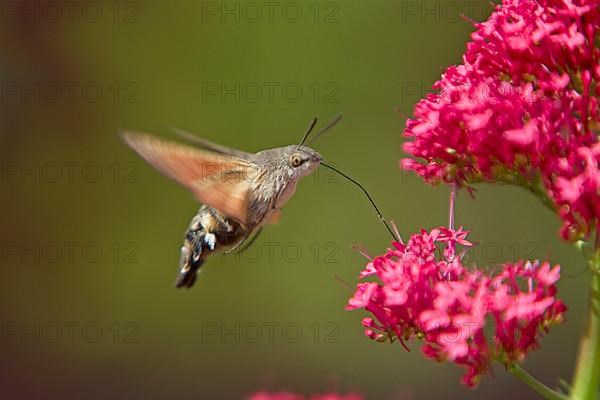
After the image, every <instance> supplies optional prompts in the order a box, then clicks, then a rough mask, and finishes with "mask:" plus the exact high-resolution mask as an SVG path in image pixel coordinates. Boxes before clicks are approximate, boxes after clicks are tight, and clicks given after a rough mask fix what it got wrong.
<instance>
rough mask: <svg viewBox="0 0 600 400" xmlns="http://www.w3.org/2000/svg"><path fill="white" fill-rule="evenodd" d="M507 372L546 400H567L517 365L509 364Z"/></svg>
mask: <svg viewBox="0 0 600 400" xmlns="http://www.w3.org/2000/svg"><path fill="white" fill-rule="evenodd" d="M508 370H509V371H510V372H511V373H512V374H513V375H514V376H516V377H517V378H519V379H520V380H521V381H523V382H524V383H525V384H526V385H527V386H529V387H530V388H531V389H533V390H535V391H536V392H537V393H538V394H540V395H541V396H542V397H544V398H545V399H548V400H567V397H566V396H564V395H563V394H561V393H558V392H556V391H554V390H552V389H550V388H549V387H548V386H546V385H544V384H543V383H542V382H540V381H538V380H537V379H536V378H535V377H533V376H532V375H531V374H529V372H527V371H525V370H524V369H523V368H521V366H520V365H519V364H511V365H509V366H508Z"/></svg>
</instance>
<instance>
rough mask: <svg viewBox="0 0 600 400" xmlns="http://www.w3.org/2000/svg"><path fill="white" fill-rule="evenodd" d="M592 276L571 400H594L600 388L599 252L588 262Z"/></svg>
mask: <svg viewBox="0 0 600 400" xmlns="http://www.w3.org/2000/svg"><path fill="white" fill-rule="evenodd" d="M589 263H590V267H591V268H592V270H593V271H594V272H595V273H593V274H592V284H591V288H590V294H589V296H590V298H589V305H588V315H587V323H586V324H587V326H586V330H585V332H584V334H583V336H582V338H581V342H580V344H579V355H578V359H577V366H576V369H575V375H574V377H573V390H572V392H571V399H573V400H594V399H597V398H598V389H599V387H600V274H598V270H599V269H600V251H596V252H595V254H594V256H593V257H592V258H591V259H590V260H589Z"/></svg>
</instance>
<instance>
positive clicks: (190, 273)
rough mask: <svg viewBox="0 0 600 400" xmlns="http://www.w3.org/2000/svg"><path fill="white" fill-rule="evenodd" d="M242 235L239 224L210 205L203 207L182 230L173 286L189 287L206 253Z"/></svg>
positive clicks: (235, 240) (243, 234)
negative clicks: (183, 235) (182, 240)
mask: <svg viewBox="0 0 600 400" xmlns="http://www.w3.org/2000/svg"><path fill="white" fill-rule="evenodd" d="M244 237H245V229H244V228H243V227H242V226H241V225H240V224H239V223H237V222H236V221H234V220H232V219H230V218H227V217H226V216H224V215H222V214H221V213H219V212H218V211H217V210H216V209H214V208H212V207H208V206H206V205H204V206H202V207H201V208H200V210H198V213H197V214H196V215H195V216H194V218H193V219H192V222H191V223H190V225H189V227H188V229H187V231H186V233H185V239H184V242H183V246H181V256H180V260H179V275H178V276H177V280H176V282H175V287H177V288H191V287H192V286H193V285H194V283H195V282H196V277H197V275H198V271H199V270H200V268H201V267H202V265H203V264H204V262H205V261H206V258H207V257H208V256H210V255H211V254H213V253H215V252H217V251H219V250H222V249H223V248H225V247H229V246H231V245H232V244H235V243H236V242H238V241H240V240H242V239H243V238H244Z"/></svg>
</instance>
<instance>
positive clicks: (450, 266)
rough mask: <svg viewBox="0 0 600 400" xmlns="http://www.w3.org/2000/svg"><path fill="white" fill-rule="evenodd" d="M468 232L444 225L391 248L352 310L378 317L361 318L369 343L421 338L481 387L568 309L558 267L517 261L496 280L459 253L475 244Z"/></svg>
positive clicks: (428, 350) (431, 353) (427, 349)
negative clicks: (558, 294)
mask: <svg viewBox="0 0 600 400" xmlns="http://www.w3.org/2000/svg"><path fill="white" fill-rule="evenodd" d="M467 234H468V232H467V231H464V230H463V229H462V228H460V229H458V230H454V229H449V228H444V227H441V228H438V229H433V230H431V231H430V232H427V231H425V230H422V231H421V232H420V233H418V234H414V235H412V236H411V237H410V239H409V240H408V242H407V243H406V244H404V243H402V242H393V243H392V245H393V248H392V249H389V250H388V251H387V253H386V254H384V255H382V256H379V257H375V258H374V259H373V260H371V261H370V262H369V263H368V265H367V267H366V269H365V270H364V271H362V273H361V275H360V277H361V279H363V278H367V277H376V278H377V281H371V282H362V283H359V284H358V285H357V289H356V292H355V294H354V296H353V297H352V298H351V299H350V300H349V301H348V305H347V309H348V310H354V309H359V308H364V309H365V310H367V311H368V312H370V313H371V314H372V316H373V317H368V318H364V319H363V326H364V327H365V334H366V335H367V336H368V337H369V338H371V339H374V340H377V341H380V342H381V341H387V340H391V341H394V340H399V341H400V342H401V343H402V345H403V346H404V347H405V348H407V345H406V343H405V342H407V341H412V340H414V339H422V340H423V342H424V345H423V347H422V351H423V353H424V354H425V355H426V356H427V357H429V358H432V359H434V360H437V361H450V362H453V363H455V364H458V365H462V366H465V367H466V368H467V372H466V374H465V375H464V377H463V382H464V383H465V384H467V385H469V386H475V385H476V384H477V382H478V380H479V378H480V376H481V375H482V374H485V373H487V372H489V371H490V368H491V363H492V361H494V360H496V361H499V362H501V363H504V364H511V363H515V362H521V361H522V360H523V358H524V357H525V355H526V354H527V353H528V352H530V351H531V350H533V349H535V348H537V347H538V346H539V339H540V337H541V336H542V334H543V333H544V332H545V331H547V329H548V327H549V326H550V325H552V324H553V323H556V322H561V321H562V320H563V314H564V312H565V311H566V307H565V306H564V304H563V303H562V301H560V300H558V299H557V298H556V291H557V289H556V287H555V283H556V281H557V280H558V279H559V277H560V267H559V266H554V267H551V266H550V264H548V263H542V264H540V263H539V262H537V261H536V262H529V261H519V262H517V263H515V264H507V265H505V266H503V268H502V270H501V272H500V273H498V274H496V275H491V276H490V275H487V274H484V273H483V272H481V271H478V270H469V269H467V268H466V267H465V266H464V265H463V264H462V261H461V258H462V256H461V254H463V255H464V252H463V253H457V252H456V251H457V249H458V248H459V247H468V246H471V245H472V244H471V243H470V242H469V241H468V240H467V238H466V237H467ZM486 321H487V322H489V321H493V323H491V324H490V323H488V324H487V326H486Z"/></svg>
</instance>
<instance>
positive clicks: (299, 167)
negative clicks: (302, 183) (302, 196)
mask: <svg viewBox="0 0 600 400" xmlns="http://www.w3.org/2000/svg"><path fill="white" fill-rule="evenodd" d="M286 158H287V160H286V163H287V166H288V168H289V169H290V170H291V171H292V172H293V174H294V175H296V176H298V177H301V176H307V175H310V174H311V173H312V172H313V171H314V170H315V169H317V167H318V166H319V163H320V162H321V155H320V154H319V153H317V152H316V151H314V150H313V149H311V148H310V147H306V146H289V147H288V151H286Z"/></svg>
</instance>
